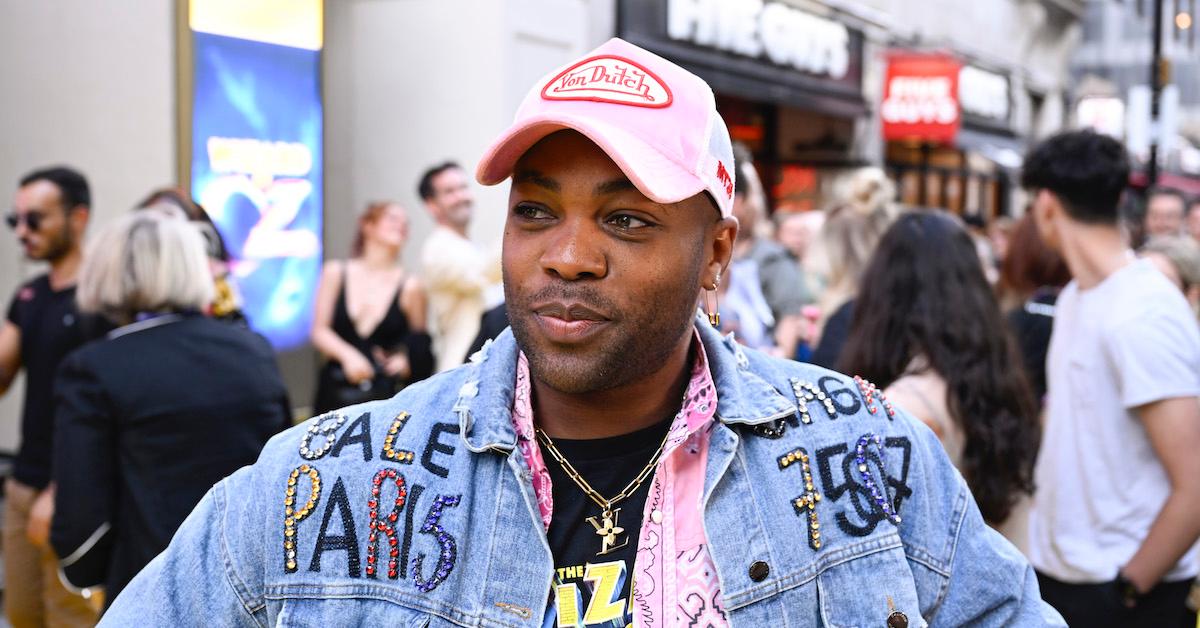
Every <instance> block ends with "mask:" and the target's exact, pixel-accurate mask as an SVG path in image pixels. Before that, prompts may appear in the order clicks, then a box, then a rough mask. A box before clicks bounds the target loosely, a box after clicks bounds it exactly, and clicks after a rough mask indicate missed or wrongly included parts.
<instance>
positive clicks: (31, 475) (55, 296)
mask: <svg viewBox="0 0 1200 628" xmlns="http://www.w3.org/2000/svg"><path fill="white" fill-rule="evenodd" d="M8 320H9V321H10V322H12V323H13V324H14V325H16V326H17V327H19V328H20V330H21V362H22V363H23V364H24V366H25V406H24V408H23V409H22V411H21V447H20V449H19V450H18V452H17V459H16V461H15V464H14V467H13V477H15V478H16V479H17V481H19V482H21V483H22V484H27V485H29V486H32V487H34V488H36V489H41V488H44V487H45V486H46V485H47V484H49V483H50V452H51V448H52V446H53V442H54V375H55V372H56V371H57V370H58V365H59V363H60V362H62V360H63V358H65V357H66V356H67V354H68V353H70V352H71V351H74V350H75V349H76V348H77V347H79V346H80V345H82V344H83V343H84V342H86V341H87V340H90V339H91V338H94V337H96V336H97V335H99V334H102V333H103V332H104V329H102V328H101V326H100V325H98V324H97V323H96V320H95V318H94V317H88V318H87V319H86V320H81V317H80V316H79V314H78V312H77V311H76V308H75V286H71V287H70V288H66V289H64V290H58V291H55V290H54V289H52V288H51V287H50V278H49V277H48V276H47V275H41V276H39V277H37V278H35V279H33V280H32V281H30V282H29V283H27V284H25V285H23V286H21V287H20V288H18V289H17V292H16V294H15V295H13V299H12V302H11V303H10V304H9V307H8Z"/></svg>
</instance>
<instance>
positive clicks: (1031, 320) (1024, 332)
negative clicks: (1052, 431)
mask: <svg viewBox="0 0 1200 628" xmlns="http://www.w3.org/2000/svg"><path fill="white" fill-rule="evenodd" d="M1057 300H1058V292H1057V291H1056V290H1053V289H1043V290H1039V291H1038V292H1036V293H1034V295H1033V297H1032V298H1030V299H1029V300H1028V301H1026V302H1025V304H1024V305H1022V306H1021V307H1019V308H1014V309H1013V310H1011V311H1010V312H1009V313H1008V325H1009V328H1010V329H1012V332H1013V337H1014V338H1015V339H1016V341H1017V347H1018V348H1019V349H1020V350H1021V362H1022V363H1023V364H1024V365H1025V375H1026V376H1028V377H1029V383H1030V385H1032V387H1033V392H1034V394H1035V395H1037V400H1038V404H1039V405H1040V404H1041V403H1042V400H1043V399H1045V398H1046V354H1047V353H1049V351H1050V332H1051V331H1053V330H1054V303H1055V301H1057Z"/></svg>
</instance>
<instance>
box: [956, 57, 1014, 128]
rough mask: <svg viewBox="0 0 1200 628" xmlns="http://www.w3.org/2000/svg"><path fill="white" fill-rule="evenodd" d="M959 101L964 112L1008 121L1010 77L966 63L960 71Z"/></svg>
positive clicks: (985, 118) (1005, 122)
mask: <svg viewBox="0 0 1200 628" xmlns="http://www.w3.org/2000/svg"><path fill="white" fill-rule="evenodd" d="M958 102H959V104H961V105H962V110H963V113H964V114H967V115H975V116H978V117H980V118H982V119H984V120H986V121H988V122H998V123H1001V124H1007V123H1008V111H1009V100H1008V77H1006V76H1004V75H1003V74H996V73H995V72H988V71H987V70H983V69H980V68H977V67H975V66H973V65H964V66H963V68H962V70H960V71H959V73H958Z"/></svg>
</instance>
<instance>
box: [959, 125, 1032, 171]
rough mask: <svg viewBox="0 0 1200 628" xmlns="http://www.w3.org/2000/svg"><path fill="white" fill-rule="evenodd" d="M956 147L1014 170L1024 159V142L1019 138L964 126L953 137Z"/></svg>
mask: <svg viewBox="0 0 1200 628" xmlns="http://www.w3.org/2000/svg"><path fill="white" fill-rule="evenodd" d="M955 142H956V143H957V144H958V147H959V148H961V149H963V150H966V151H971V152H975V153H979V154H980V155H983V156H984V157H985V158H987V159H988V160H989V161H992V162H994V163H995V164H996V165H998V166H1000V167H1002V168H1007V169H1009V170H1016V169H1018V168H1020V167H1021V164H1022V163H1024V161H1025V150H1026V147H1025V142H1023V141H1021V140H1020V138H1016V137H1011V136H1009V135H1003V134H999V133H988V132H986V131H979V130H975V129H972V128H971V127H969V126H964V127H962V128H961V129H959V130H958V136H957V137H956V138H955Z"/></svg>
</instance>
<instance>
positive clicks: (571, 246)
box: [541, 220, 608, 281]
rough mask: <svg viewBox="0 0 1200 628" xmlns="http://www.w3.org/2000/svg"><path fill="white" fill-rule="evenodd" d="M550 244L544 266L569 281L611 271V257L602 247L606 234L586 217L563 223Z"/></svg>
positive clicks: (545, 253)
mask: <svg viewBox="0 0 1200 628" xmlns="http://www.w3.org/2000/svg"><path fill="white" fill-rule="evenodd" d="M557 231H558V233H557V234H555V237H554V238H553V239H552V240H551V242H550V246H549V247H547V248H546V251H545V252H544V253H543V254H542V259H541V262H542V268H543V269H545V270H546V272H548V273H551V274H553V275H556V276H558V277H559V278H561V279H565V280H567V281H576V280H579V279H587V278H592V279H599V278H601V277H604V276H605V275H606V274H608V259H607V257H606V255H605V253H604V250H603V246H602V244H601V243H602V238H603V234H600V233H598V229H597V228H596V227H595V226H594V225H591V224H589V222H588V221H586V220H571V221H567V222H565V223H564V224H562V225H560V226H559V228H558V229H557Z"/></svg>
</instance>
